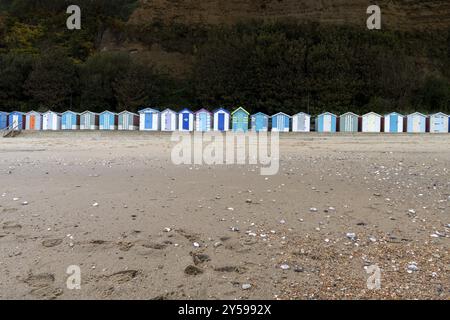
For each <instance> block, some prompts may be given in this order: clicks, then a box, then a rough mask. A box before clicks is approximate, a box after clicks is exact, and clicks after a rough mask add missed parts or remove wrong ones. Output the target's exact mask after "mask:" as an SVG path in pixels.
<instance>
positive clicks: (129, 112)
mask: <svg viewBox="0 0 450 320" xmlns="http://www.w3.org/2000/svg"><path fill="white" fill-rule="evenodd" d="M123 113H127V114H133V115H135V116H138V114H137V113H135V112H131V111H128V110H124V111H121V112H119V114H123Z"/></svg>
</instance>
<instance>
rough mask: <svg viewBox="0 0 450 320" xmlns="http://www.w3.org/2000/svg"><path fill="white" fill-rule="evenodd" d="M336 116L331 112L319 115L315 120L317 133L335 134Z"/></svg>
mask: <svg viewBox="0 0 450 320" xmlns="http://www.w3.org/2000/svg"><path fill="white" fill-rule="evenodd" d="M336 122H337V116H336V115H335V114H333V113H331V112H325V113H322V114H319V115H318V116H317V118H316V131H317V132H336Z"/></svg>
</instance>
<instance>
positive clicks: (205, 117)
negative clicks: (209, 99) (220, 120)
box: [195, 109, 212, 132]
mask: <svg viewBox="0 0 450 320" xmlns="http://www.w3.org/2000/svg"><path fill="white" fill-rule="evenodd" d="M195 118H196V121H195V130H196V131H203V132H206V131H211V119H212V115H211V112H209V111H208V110H206V109H200V110H198V111H197V112H196V113H195Z"/></svg>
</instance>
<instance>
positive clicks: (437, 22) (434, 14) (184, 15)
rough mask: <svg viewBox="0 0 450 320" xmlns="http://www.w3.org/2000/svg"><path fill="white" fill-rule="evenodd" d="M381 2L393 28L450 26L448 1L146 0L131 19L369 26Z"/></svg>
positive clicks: (384, 16) (387, 23)
mask: <svg viewBox="0 0 450 320" xmlns="http://www.w3.org/2000/svg"><path fill="white" fill-rule="evenodd" d="M372 4H377V5H379V6H380V7H381V10H382V21H383V26H384V27H386V28H392V29H402V30H408V29H414V30H417V29H425V30H427V29H445V28H449V27H450V1H448V0H380V1H374V0H200V1H199V0H141V1H140V6H139V8H138V9H137V10H136V11H135V12H134V13H133V15H132V17H131V18H130V23H133V24H141V23H148V22H153V21H157V20H158V21H163V22H166V23H171V22H176V23H186V24H190V23H204V24H221V23H225V24H232V23H236V22H239V21H245V20H249V19H266V20H274V19H294V20H298V21H302V22H308V21H316V22H321V23H332V24H333V23H335V24H360V25H362V26H365V21H366V19H367V14H366V10H367V7H368V6H369V5H372Z"/></svg>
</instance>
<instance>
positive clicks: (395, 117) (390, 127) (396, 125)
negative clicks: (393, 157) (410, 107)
mask: <svg viewBox="0 0 450 320" xmlns="http://www.w3.org/2000/svg"><path fill="white" fill-rule="evenodd" d="M404 119H405V117H404V116H403V115H401V114H399V113H397V112H392V113H389V114H387V115H385V116H384V132H388V133H401V132H403V122H404Z"/></svg>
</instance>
